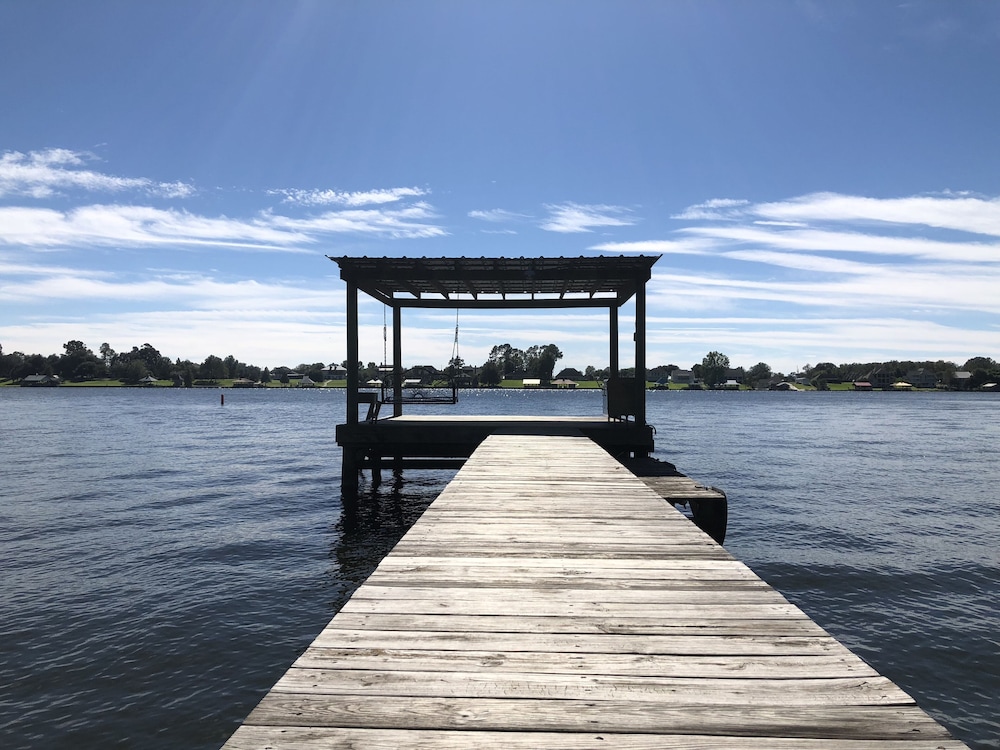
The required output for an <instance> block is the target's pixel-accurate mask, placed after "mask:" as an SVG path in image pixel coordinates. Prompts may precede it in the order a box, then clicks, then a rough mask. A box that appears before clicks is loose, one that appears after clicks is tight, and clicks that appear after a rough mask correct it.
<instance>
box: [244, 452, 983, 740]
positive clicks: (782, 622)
mask: <svg viewBox="0 0 1000 750" xmlns="http://www.w3.org/2000/svg"><path fill="white" fill-rule="evenodd" d="M486 747H496V748H515V749H527V748H561V749H564V750H570V748H572V749H573V750H577V749H583V750H589V749H592V748H602V749H603V750H611V749H612V748H645V749H648V750H652V749H653V748H657V749H660V748H681V747H683V748H687V749H689V750H690V749H692V748H694V749H697V748H741V749H744V750H746V749H749V750H754V749H759V750H763V749H764V748H767V750H774V749H775V748H779V749H780V748H786V749H788V748H815V749H818V748H824V749H833V750H838V749H840V750H859V749H860V748H884V749H889V748H892V749H893V750H918V749H924V748H926V749H927V750H930V749H931V748H934V749H941V748H947V749H949V750H950V749H951V748H962V747H965V745H963V744H962V743H960V742H958V741H956V740H954V739H952V738H951V737H950V736H949V734H948V733H947V732H946V731H945V729H944V728H943V727H941V726H940V725H939V724H937V723H936V722H934V721H933V720H932V719H931V718H930V717H929V716H927V714H925V713H924V712H923V711H921V710H920V709H919V708H918V707H917V706H916V705H915V704H914V702H913V700H912V699H911V698H910V697H909V696H908V695H906V694H905V693H904V692H903V691H902V690H900V689H899V688H898V687H897V686H895V685H894V684H893V683H892V682H890V681H889V680H888V679H886V678H885V677H882V676H880V675H879V674H878V673H877V672H875V671H874V670H873V669H872V668H871V667H870V666H868V665H867V664H866V663H865V662H864V661H862V660H861V659H860V658H858V657H857V656H855V655H854V654H852V653H851V652H850V651H848V650H847V649H846V648H845V647H844V646H842V645H841V644H840V643H839V642H837V641H836V640H835V639H834V638H832V637H831V636H830V635H829V634H827V633H826V632H825V631H824V630H823V629H822V628H820V627H819V626H818V625H816V624H815V623H814V622H812V621H811V620H810V619H809V618H808V617H806V615H805V614H804V613H803V612H802V611H801V610H799V609H798V608H797V607H795V606H794V605H792V604H790V603H789V602H788V601H786V600H785V599H784V598H783V597H782V596H781V595H780V594H778V593H777V592H776V591H774V590H773V589H771V588H770V587H769V586H768V585H767V584H765V583H764V582H763V581H761V580H760V579H759V578H758V577H757V576H756V575H755V574H754V573H753V572H752V571H751V570H750V569H749V568H748V567H747V566H746V565H744V564H743V563H741V562H739V561H737V560H736V559H734V558H733V557H732V556H731V555H730V554H729V553H728V552H726V550H725V549H723V548H722V547H721V546H719V545H718V544H716V543H715V542H713V541H712V540H711V539H709V538H708V537H707V536H706V535H705V534H704V533H702V532H701V531H700V530H698V529H697V528H696V527H695V526H694V524H692V523H691V522H690V521H688V520H687V518H685V517H684V516H683V515H682V514H681V513H679V512H678V511H677V510H675V509H674V508H673V507H672V506H671V505H670V504H669V503H667V502H665V501H664V500H663V499H662V498H661V497H660V496H659V495H658V494H657V493H656V491H654V490H653V489H651V488H649V487H647V486H646V485H645V484H644V483H643V482H642V481H641V480H639V479H638V478H636V477H635V476H633V475H632V474H631V473H630V472H629V471H628V470H627V469H625V468H624V467H623V466H621V465H620V464H619V463H618V462H617V461H615V460H614V459H613V458H612V457H610V456H609V455H608V454H607V453H606V452H605V451H603V450H602V449H601V448H599V447H598V446H597V445H595V444H594V443H593V442H591V441H590V440H589V439H587V438H584V437H569V436H557V437H541V436H506V435H497V436H493V437H490V438H488V439H487V440H486V441H485V442H484V443H483V444H482V445H481V446H480V447H479V449H477V450H476V452H475V453H474V454H473V456H472V457H471V458H470V459H469V460H468V461H467V462H466V464H465V466H464V468H463V469H462V470H461V471H460V472H459V473H458V474H457V475H456V477H455V479H454V480H453V481H452V482H451V483H450V484H449V485H448V486H447V487H446V488H445V490H444V491H443V492H442V493H441V495H440V496H439V497H438V498H437V499H436V500H435V501H434V502H433V503H432V504H431V506H430V507H429V508H428V509H427V511H426V512H425V513H424V514H423V516H422V517H421V518H420V519H419V520H418V521H417V523H416V524H414V526H413V527H412V528H411V529H410V531H409V532H408V533H407V534H406V535H405V536H404V537H403V538H402V539H401V540H400V542H399V544H398V545H397V546H396V547H395V549H393V550H392V552H390V553H389V555H388V556H386V557H385V559H384V560H383V561H382V563H381V564H380V565H379V566H378V568H377V569H376V570H375V572H374V573H373V574H372V576H371V577H370V578H369V579H368V581H367V582H366V583H364V584H363V585H362V586H361V587H360V588H359V589H358V590H357V591H356V592H355V593H354V595H353V597H352V598H351V599H350V601H348V602H347V604H346V605H345V606H344V607H343V609H342V610H341V611H340V612H339V613H338V614H337V615H336V617H334V618H333V620H332V621H331V622H330V623H329V625H328V626H327V627H326V629H325V630H323V632H322V633H321V634H320V635H319V636H318V637H317V638H316V640H315V641H314V642H313V644H312V645H311V646H310V647H309V649H308V650H306V652H305V653H304V654H303V655H302V656H301V657H300V658H299V659H298V660H297V661H296V662H295V663H294V664H293V665H292V667H291V668H290V669H289V670H288V672H287V673H286V674H285V675H284V676H283V677H282V678H281V679H280V680H279V681H278V683H277V684H276V685H275V686H274V688H273V689H272V690H271V691H270V692H269V693H268V694H267V695H266V696H265V697H264V699H263V700H262V701H261V702H260V704H259V705H258V706H257V708H255V709H254V711H253V712H252V713H251V714H250V715H249V717H248V718H247V719H246V721H245V723H244V724H243V726H241V727H240V728H239V729H238V730H237V731H236V733H235V734H234V735H233V736H232V737H231V738H230V740H229V742H228V743H226V745H225V748H226V749H228V750H249V749H250V748H273V749H274V750H293V749H294V750H313V749H318V748H379V749H385V750H388V749H389V748H422V749H428V750H429V749H430V748H445V749H447V748H486Z"/></svg>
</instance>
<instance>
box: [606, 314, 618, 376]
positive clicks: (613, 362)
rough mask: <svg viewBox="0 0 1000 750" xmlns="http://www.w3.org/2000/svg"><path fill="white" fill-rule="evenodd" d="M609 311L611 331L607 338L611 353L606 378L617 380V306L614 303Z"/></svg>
mask: <svg viewBox="0 0 1000 750" xmlns="http://www.w3.org/2000/svg"><path fill="white" fill-rule="evenodd" d="M609 309H610V311H611V314H610V318H611V330H610V336H609V337H608V338H609V339H610V341H611V352H610V365H609V367H608V369H609V370H610V372H609V373H608V378H609V379H610V378H617V377H618V375H619V370H618V304H617V302H614V303H612V304H611V307H610V308H609Z"/></svg>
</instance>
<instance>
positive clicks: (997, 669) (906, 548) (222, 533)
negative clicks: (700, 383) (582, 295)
mask: <svg viewBox="0 0 1000 750" xmlns="http://www.w3.org/2000/svg"><path fill="white" fill-rule="evenodd" d="M220 393H222V392H221V391H217V390H198V389H195V390H166V389H164V390H133V389H110V388H108V389H103V388H102V389H72V388H61V389H45V390H36V389H30V390H29V389H19V388H3V389H0V456H2V464H0V472H2V473H0V565H2V571H3V576H2V577H0V747H3V748H108V747H130V748H131V747H135V748H139V747H141V748H171V749H173V748H206V749H207V748H217V747H218V746H219V745H221V744H222V743H223V742H224V741H225V740H226V739H227V738H228V736H229V735H230V734H231V733H232V732H233V731H234V730H235V728H236V727H237V726H238V724H239V722H240V721H241V720H242V719H243V718H244V717H245V716H246V714H247V713H249V711H250V710H251V709H252V708H253V706H254V705H255V704H256V702H257V701H258V700H259V699H260V697H261V696H262V695H263V694H264V693H265V692H266V691H267V690H268V689H269V688H270V686H271V685H272V684H273V683H274V682H275V681H276V680H277V678H278V677H279V676H280V675H281V674H282V673H283V672H284V671H285V669H287V667H288V666H289V665H290V664H291V662H292V661H293V660H294V659H295V657H296V656H297V655H298V654H299V653H300V652H301V651H302V649H303V648H305V647H306V646H307V645H308V644H309V643H310V642H311V641H312V639H313V638H314V637H315V635H316V634H317V633H318V632H319V631H320V630H321V629H322V627H323V626H324V625H325V624H326V623H327V621H328V620H329V619H330V618H331V617H332V616H333V614H334V613H335V612H336V611H337V609H338V608H339V607H340V606H341V605H342V604H343V602H344V601H345V600H346V598H347V596H349V594H350V592H351V591H353V589H354V588H355V587H356V586H357V585H358V584H359V583H360V582H361V581H363V580H364V578H365V577H366V576H367V575H368V574H369V573H370V571H371V570H372V569H373V568H374V566H375V565H376V564H377V563H378V561H379V560H380V559H381V557H382V555H384V554H385V552H386V551H388V550H389V549H390V548H391V547H392V545H393V544H394V543H395V541H396V540H397V539H398V538H399V536H400V535H401V534H402V533H403V532H404V531H405V529H406V528H407V527H408V525H409V524H410V523H412V522H413V520H414V519H415V518H416V517H417V516H419V514H420V512H421V511H422V510H423V509H424V508H425V507H426V506H427V504H428V503H429V502H431V501H432V500H433V499H434V497H435V496H436V494H437V493H438V492H439V491H440V489H441V487H442V486H443V485H444V483H445V482H446V481H447V480H448V479H449V478H450V476H452V473H451V472H409V473H408V474H407V475H406V477H405V479H404V480H403V481H402V482H395V481H392V480H391V479H390V478H389V476H390V475H389V474H388V473H387V474H386V478H387V481H386V482H384V483H383V485H382V486H381V487H380V488H379V489H378V490H372V489H371V488H370V486H367V485H365V486H363V488H362V489H363V491H364V492H366V493H368V495H369V497H370V498H371V500H372V502H371V503H370V504H369V505H370V510H368V511H366V512H365V513H364V514H363V517H362V518H361V519H360V523H359V524H358V525H356V526H354V527H350V528H348V527H345V525H344V524H343V523H342V521H341V504H340V497H339V495H340V490H339V481H340V451H339V449H338V448H337V446H336V443H335V441H334V426H335V425H336V424H337V423H338V422H341V421H343V415H344V394H343V392H342V391H337V390H295V389H287V390H266V391H258V390H245V391H239V390H236V391H226V392H225V396H226V403H225V405H224V406H222V405H220V402H219V401H220V400H219V396H220ZM424 408H425V409H426V410H427V411H426V413H434V412H437V413H442V412H446V411H448V410H452V411H456V412H458V413H479V414H599V413H600V411H601V396H600V394H599V393H597V392H580V393H566V392H552V391H540V392H525V391H471V392H467V393H463V394H462V397H461V401H460V403H459V404H458V405H456V406H434V407H432V406H428V407H424ZM431 410H434V411H431ZM998 414H1000V397H998V396H997V395H996V394H923V393H814V392H808V393H749V392H739V393H732V392H683V391H671V392H654V393H650V394H649V399H648V416H649V422H650V423H651V424H653V425H654V426H655V427H656V430H657V434H656V445H657V457H659V458H663V459H665V460H669V461H671V462H673V463H675V464H676V465H677V466H678V468H680V469H681V470H682V471H684V472H685V473H687V474H688V475H690V476H692V477H694V478H695V479H697V480H699V481H702V482H704V483H707V484H712V485H715V486H717V487H720V488H722V489H724V490H725V491H726V493H727V494H728V495H729V498H730V508H729V518H730V520H729V533H728V536H727V539H726V547H727V548H728V549H729V550H730V551H731V552H732V553H733V554H734V555H736V557H738V558H740V559H742V560H744V561H745V562H746V563H748V564H749V565H750V566H751V567H752V568H753V569H754V570H756V571H757V572H758V573H759V574H760V575H761V576H762V577H763V578H765V579H766V580H767V581H768V582H770V583H771V584H772V585H774V586H775V587H776V588H777V589H778V590H780V591H781V592H782V593H784V594H785V595H786V596H787V597H788V598H789V599H791V600H792V601H794V602H795V603H796V604H798V605H799V606H801V607H802V608H803V609H804V610H805V611H806V612H808V613H809V614H810V615H811V616H812V617H813V618H814V619H816V620H817V621H818V622H819V623H820V624H821V625H823V626H824V627H825V628H827V629H828V630H829V631H831V632H832V633H833V634H834V635H835V636H837V637H838V638H840V639H841V640H842V641H843V642H844V643H845V644H846V645H848V646H849V647H850V648H852V649H853V650H854V651H855V652H856V653H858V654H859V655H860V656H862V657H863V658H865V659H866V660H867V661H869V662H870V663H871V664H873V665H874V666H875V667H877V668H878V669H879V670H880V671H881V672H883V674H885V675H887V676H888V677H890V678H891V679H893V680H894V681H896V682H897V683H898V684H899V685H900V686H901V687H903V688H904V689H905V690H907V692H909V693H910V694H911V695H913V696H914V697H915V698H916V699H917V700H918V702H919V703H920V705H921V706H922V707H923V708H924V709H925V710H927V711H928V712H930V713H931V714H932V715H933V716H934V717H935V718H937V719H938V720H939V721H941V722H943V723H944V724H945V725H946V726H947V727H948V728H949V729H950V730H951V731H952V732H953V733H954V734H955V735H956V736H957V737H959V738H960V739H963V740H964V741H966V742H967V743H969V744H970V745H971V746H972V747H974V748H1000V718H998V717H1000V551H998V546H997V539H998V536H1000V462H998V461H997V460H996V449H997V446H998V445H1000V420H998V419H997V416H998Z"/></svg>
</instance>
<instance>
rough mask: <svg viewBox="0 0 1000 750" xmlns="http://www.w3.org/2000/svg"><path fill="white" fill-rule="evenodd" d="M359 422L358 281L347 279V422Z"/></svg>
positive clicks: (354, 423)
mask: <svg viewBox="0 0 1000 750" xmlns="http://www.w3.org/2000/svg"><path fill="white" fill-rule="evenodd" d="M357 423H358V283H357V281H355V280H354V279H347V424H353V425H356V424H357Z"/></svg>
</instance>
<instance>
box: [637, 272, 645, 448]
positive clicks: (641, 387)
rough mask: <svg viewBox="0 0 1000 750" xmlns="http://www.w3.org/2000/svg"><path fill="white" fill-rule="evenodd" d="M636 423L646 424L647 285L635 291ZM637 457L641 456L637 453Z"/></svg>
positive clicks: (639, 286)
mask: <svg viewBox="0 0 1000 750" xmlns="http://www.w3.org/2000/svg"><path fill="white" fill-rule="evenodd" d="M635 389H636V393H635V410H636V411H635V423H636V424H638V425H645V424H646V285H645V284H636V291H635ZM636 457H637V458H638V457H639V455H638V453H636Z"/></svg>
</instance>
